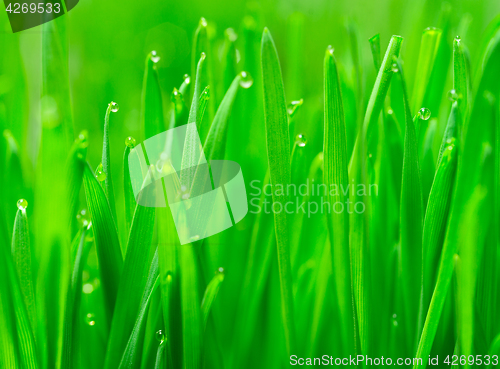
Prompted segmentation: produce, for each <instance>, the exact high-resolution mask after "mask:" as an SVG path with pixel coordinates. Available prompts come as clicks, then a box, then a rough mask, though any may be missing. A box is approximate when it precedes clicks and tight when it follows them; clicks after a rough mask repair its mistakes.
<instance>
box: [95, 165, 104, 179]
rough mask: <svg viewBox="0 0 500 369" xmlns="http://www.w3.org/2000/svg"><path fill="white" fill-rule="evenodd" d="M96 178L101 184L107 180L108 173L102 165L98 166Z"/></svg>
mask: <svg viewBox="0 0 500 369" xmlns="http://www.w3.org/2000/svg"><path fill="white" fill-rule="evenodd" d="M95 177H96V178H97V180H98V181H99V182H102V181H104V180H106V173H105V172H104V168H103V166H102V163H101V164H99V165H98V166H97V169H96V171H95Z"/></svg>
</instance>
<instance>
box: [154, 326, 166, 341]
mask: <svg viewBox="0 0 500 369" xmlns="http://www.w3.org/2000/svg"><path fill="white" fill-rule="evenodd" d="M155 338H156V340H157V341H158V342H160V343H163V340H164V339H165V333H164V332H163V331H162V330H161V329H159V330H157V331H156V333H155Z"/></svg>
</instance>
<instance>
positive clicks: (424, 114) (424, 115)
mask: <svg viewBox="0 0 500 369" xmlns="http://www.w3.org/2000/svg"><path fill="white" fill-rule="evenodd" d="M418 117H419V118H420V119H422V120H429V118H430V117H431V111H430V110H429V109H427V108H422V109H420V110H419V111H418Z"/></svg>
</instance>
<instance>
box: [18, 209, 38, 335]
mask: <svg viewBox="0 0 500 369" xmlns="http://www.w3.org/2000/svg"><path fill="white" fill-rule="evenodd" d="M12 256H13V258H14V264H15V266H16V269H17V274H18V277H19V285H20V289H21V294H22V296H23V301H24V305H25V307H26V311H27V313H28V319H29V322H30V324H31V330H32V331H33V332H34V331H35V328H36V307H35V293H34V288H33V274H32V266H31V243H30V233H29V228H28V217H27V215H26V209H25V208H23V207H22V206H20V207H19V209H18V210H17V214H16V220H15V223H14V233H13V235H12Z"/></svg>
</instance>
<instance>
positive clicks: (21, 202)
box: [17, 199, 28, 210]
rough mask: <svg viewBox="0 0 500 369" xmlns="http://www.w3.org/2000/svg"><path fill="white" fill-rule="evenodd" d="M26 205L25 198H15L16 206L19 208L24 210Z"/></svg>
mask: <svg viewBox="0 0 500 369" xmlns="http://www.w3.org/2000/svg"><path fill="white" fill-rule="evenodd" d="M27 207H28V201H26V200H25V199H19V200H17V208H18V209H19V210H26V208H27Z"/></svg>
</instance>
